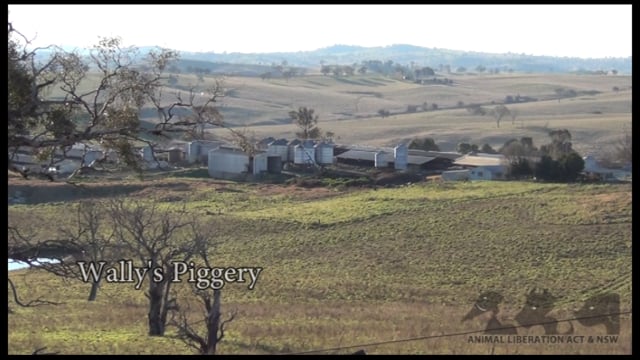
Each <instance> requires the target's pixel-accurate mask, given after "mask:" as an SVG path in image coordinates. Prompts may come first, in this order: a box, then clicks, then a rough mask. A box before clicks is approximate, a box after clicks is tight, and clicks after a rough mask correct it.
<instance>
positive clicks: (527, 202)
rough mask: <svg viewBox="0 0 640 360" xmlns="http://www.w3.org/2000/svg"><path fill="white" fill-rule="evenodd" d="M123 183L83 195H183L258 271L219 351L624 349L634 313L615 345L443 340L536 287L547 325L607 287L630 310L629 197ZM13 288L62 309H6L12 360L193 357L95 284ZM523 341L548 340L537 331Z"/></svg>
mask: <svg viewBox="0 0 640 360" xmlns="http://www.w3.org/2000/svg"><path fill="white" fill-rule="evenodd" d="M25 184H26V185H25ZM132 184H138V185H141V186H140V188H135V187H131V186H130V187H129V188H125V187H124V186H123V184H122V182H104V183H102V184H100V183H97V184H89V183H87V184H86V185H85V186H86V187H87V188H88V190H89V191H88V192H86V194H90V193H91V189H92V188H91V186H96V187H102V188H104V189H110V190H112V192H111V194H117V193H119V194H126V195H127V196H128V198H130V199H131V200H132V201H141V200H143V199H144V200H146V201H160V202H163V203H166V204H167V206H178V204H180V202H175V199H180V200H182V201H183V202H185V203H186V204H187V207H188V209H189V211H190V214H192V216H197V217H202V218H203V219H205V220H207V221H208V222H210V223H211V225H212V226H213V227H214V228H215V229H216V232H215V238H216V240H217V241H218V242H219V245H218V246H216V248H215V249H213V248H212V249H210V250H211V252H212V254H215V257H214V258H215V262H216V266H260V267H263V268H264V270H263V272H262V274H261V276H260V279H259V281H258V283H257V285H256V287H255V289H254V290H253V291H249V290H247V289H246V286H242V285H239V284H230V285H227V287H225V288H224V290H223V311H229V310H231V309H237V310H238V317H237V320H235V321H233V322H232V323H231V324H230V325H229V331H228V334H227V337H226V338H225V339H224V340H223V342H222V343H221V344H220V346H219V352H220V353H224V354H238V353H249V354H267V353H269V354H273V353H289V352H304V351H312V350H317V349H326V348H336V347H346V346H352V345H359V344H368V343H376V342H384V341H390V340H402V339H409V338H415V337H418V338H420V337H428V336H434V337H435V338H431V339H422V340H419V341H409V342H399V343H391V344H386V345H378V346H367V347H364V346H360V347H355V348H353V349H343V350H338V351H331V352H329V353H348V352H349V351H352V352H353V351H355V350H357V349H359V348H364V349H365V350H366V351H367V353H370V354H383V353H389V354H451V353H455V354H490V353H495V354H549V353H562V354H623V353H624V354H629V353H631V320H630V315H623V316H622V319H621V332H620V337H619V340H618V342H617V343H614V344H598V343H593V344H555V345H544V344H538V345H536V344H498V345H495V346H493V345H490V344H474V343H470V342H468V341H467V336H450V337H438V336H441V335H446V334H452V333H460V332H468V331H474V330H477V331H479V332H482V330H483V329H484V326H486V321H487V319H486V318H482V317H479V318H476V319H474V320H471V321H465V322H462V318H463V316H464V315H465V314H466V313H467V312H468V311H469V310H470V309H471V308H472V306H473V304H474V301H475V299H476V297H477V296H478V294H480V293H481V292H483V291H487V290H494V291H498V292H500V293H501V294H502V295H503V296H504V301H503V303H502V304H501V305H500V309H501V312H500V314H499V315H498V318H499V319H500V320H501V321H502V322H503V323H506V324H514V320H513V317H514V316H515V315H516V313H517V312H518V311H519V309H521V308H522V306H523V304H524V301H525V295H526V293H528V291H529V290H530V289H532V288H540V289H542V288H544V289H548V290H549V291H550V292H551V293H552V294H553V295H555V296H559V297H560V299H559V300H558V301H557V302H556V304H555V308H554V309H553V310H552V311H551V313H550V314H551V316H553V317H555V318H556V319H566V318H570V317H572V316H573V311H575V310H577V309H578V308H580V307H581V306H582V304H583V302H584V301H585V300H586V299H587V298H589V297H590V296H592V295H596V294H599V293H603V292H606V291H610V292H615V293H618V294H619V295H620V297H621V309H620V310H621V311H630V310H631V293H632V284H631V260H632V257H631V248H632V236H631V223H632V211H631V191H632V190H631V185H624V184H623V185H561V184H540V183H526V182H520V183H518V182H468V183H455V184H453V183H423V184H414V185H409V186H403V187H399V188H384V189H378V190H373V189H353V190H348V191H337V190H332V189H324V188H316V189H302V188H295V187H285V186H280V185H260V184H235V183H231V182H220V181H215V180H213V179H210V180H206V179H187V178H179V179H176V178H173V179H170V178H169V179H164V180H162V179H159V180H155V181H148V182H145V183H141V182H135V181H131V182H130V184H129V185H132ZM17 185H25V186H42V188H41V189H40V190H39V191H41V193H42V194H45V193H46V192H47V188H46V187H45V186H46V185H38V184H34V183H29V182H25V181H22V180H13V181H12V182H11V183H10V191H11V186H17ZM49 186H53V185H49ZM123 189H124V190H123ZM49 190H51V189H49ZM107 193H108V192H107V190H104V193H99V194H98V193H97V195H96V197H103V198H106V197H107V196H108V195H107ZM74 194H75V193H73V192H71V193H69V194H68V195H67V200H61V199H59V198H55V196H53V195H51V196H50V197H47V196H42V197H38V196H37V195H38V192H35V191H34V192H33V195H32V196H33V201H32V203H31V204H28V205H10V206H9V208H8V209H9V222H10V224H15V225H18V226H30V224H33V223H38V224H41V227H42V228H44V227H45V226H47V224H48V225H49V226H51V228H55V227H56V224H61V223H63V221H64V220H63V219H64V218H65V217H66V218H68V217H67V216H66V214H68V213H69V210H70V208H71V205H72V204H73V202H74V201H76V200H77V199H78V196H75V195H77V194H75V195H74ZM169 199H172V200H169ZM207 212H211V213H218V212H219V213H220V215H207ZM10 278H11V279H13V280H14V281H15V282H16V285H17V287H18V291H19V293H20V296H21V298H22V299H26V300H28V299H35V298H38V297H43V298H44V299H47V300H51V301H60V302H64V304H62V305H57V306H44V307H35V308H20V307H17V306H15V304H14V303H13V300H12V299H11V298H9V306H10V308H11V309H12V310H13V311H14V313H12V314H10V315H9V318H8V320H9V338H8V343H9V353H11V354H26V353H31V352H32V351H33V350H34V349H36V348H40V347H44V346H46V347H47V350H48V351H59V352H60V353H63V354H183V353H184V354H188V353H191V350H190V349H188V348H186V347H185V346H184V345H183V344H182V343H181V342H179V341H177V340H173V339H170V338H150V337H148V336H147V335H146V334H147V329H146V320H147V319H146V313H147V309H146V308H145V305H146V298H145V296H144V293H143V291H137V290H135V289H134V288H133V285H130V284H104V286H103V287H102V288H101V289H100V292H99V294H98V299H97V301H95V302H93V303H90V302H87V301H86V296H87V295H88V291H89V287H90V286H89V285H88V284H84V283H81V282H78V281H62V280H61V279H59V278H55V277H52V276H51V275H48V274H46V273H41V272H39V271H34V270H18V271H14V272H11V274H10ZM178 288H179V291H181V294H182V295H183V296H184V297H183V304H187V303H191V309H192V314H193V316H194V319H197V316H199V314H200V313H199V312H200V308H199V307H198V305H197V304H196V303H193V302H192V301H193V299H191V298H190V297H189V291H188V288H187V287H186V286H182V287H178ZM190 299H191V300H190ZM574 323H575V321H574ZM563 326H564V327H563ZM574 327H575V334H576V335H593V336H596V335H604V334H605V330H604V327H602V326H594V327H590V328H588V327H585V326H582V325H580V324H577V323H575V324H574ZM560 328H561V330H562V331H564V330H565V329H566V324H561V325H560ZM173 331H174V330H172V329H171V330H169V332H168V334H169V335H171V334H172V333H173ZM518 331H519V332H518V334H520V335H527V334H536V335H540V334H542V333H543V332H542V328H541V327H533V328H530V329H522V328H521V329H518Z"/></svg>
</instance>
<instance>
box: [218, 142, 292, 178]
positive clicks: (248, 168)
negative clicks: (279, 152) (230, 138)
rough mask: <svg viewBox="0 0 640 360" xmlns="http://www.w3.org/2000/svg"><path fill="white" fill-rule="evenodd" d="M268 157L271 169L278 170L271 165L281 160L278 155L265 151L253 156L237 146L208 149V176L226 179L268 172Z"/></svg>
mask: <svg viewBox="0 0 640 360" xmlns="http://www.w3.org/2000/svg"><path fill="white" fill-rule="evenodd" d="M269 159H271V164H272V167H271V169H272V170H273V171H274V172H278V171H279V170H278V167H277V166H276V165H273V162H278V161H279V162H281V160H280V157H279V156H270V155H269V154H268V153H267V152H258V153H256V154H255V155H254V156H249V154H247V153H245V152H244V151H242V150H241V149H238V148H233V147H219V148H216V149H213V150H209V155H208V169H209V176H211V177H213V178H220V179H228V180H238V179H245V178H246V176H247V175H259V174H261V173H265V172H268V171H269V162H270V160H269ZM281 168H282V167H280V168H279V169H281Z"/></svg>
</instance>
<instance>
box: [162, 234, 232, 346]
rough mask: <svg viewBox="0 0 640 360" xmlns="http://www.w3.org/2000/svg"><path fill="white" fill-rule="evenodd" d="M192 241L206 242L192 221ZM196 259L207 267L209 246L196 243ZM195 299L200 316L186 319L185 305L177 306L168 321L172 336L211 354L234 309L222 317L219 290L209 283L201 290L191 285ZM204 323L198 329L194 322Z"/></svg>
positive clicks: (208, 265) (209, 263)
mask: <svg viewBox="0 0 640 360" xmlns="http://www.w3.org/2000/svg"><path fill="white" fill-rule="evenodd" d="M193 234H194V241H195V242H197V243H200V244H206V243H209V241H208V239H207V235H205V234H206V230H205V229H203V228H202V227H201V226H198V225H193ZM198 255H199V260H201V261H202V262H203V265H204V266H205V267H207V268H209V269H211V266H212V264H211V261H210V260H209V249H208V248H207V247H200V249H199V251H198ZM193 293H194V294H195V296H196V298H197V301H198V302H199V303H200V304H201V305H202V307H203V309H204V313H203V319H202V320H199V321H196V322H190V321H189V318H188V313H189V310H190V308H189V307H181V309H179V310H176V311H174V312H172V317H171V320H170V322H169V324H170V325H172V326H175V327H176V328H177V330H178V331H177V335H175V337H176V338H178V339H180V340H182V341H183V342H184V343H185V344H187V345H188V346H189V347H191V348H193V349H195V350H196V351H197V352H198V353H199V354H201V355H214V354H215V353H216V349H217V346H218V344H219V343H220V341H221V340H222V339H223V338H224V336H225V326H226V325H227V324H228V323H230V322H231V321H233V320H234V319H235V317H236V315H237V311H235V310H234V311H232V312H231V313H230V315H229V317H228V318H227V319H226V320H222V310H221V302H222V290H221V289H214V288H212V287H210V288H206V289H204V290H202V289H198V288H196V287H195V286H194V287H193ZM199 323H204V328H205V329H204V331H202V332H199V331H198V329H197V328H196V326H195V325H196V324H199Z"/></svg>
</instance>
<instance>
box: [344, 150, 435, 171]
mask: <svg viewBox="0 0 640 360" xmlns="http://www.w3.org/2000/svg"><path fill="white" fill-rule="evenodd" d="M393 150H394V149H384V150H373V149H366V150H356V149H352V150H347V151H345V152H343V153H341V154H339V155H336V159H337V161H338V162H341V163H344V164H351V165H357V166H370V167H374V166H375V167H377V168H386V167H389V166H393V167H396V166H395V163H396V159H395V158H394V151H393ZM433 160H435V158H434V157H428V156H422V155H409V154H407V155H406V165H405V168H409V169H411V170H417V169H424V168H426V166H427V163H430V162H431V161H433Z"/></svg>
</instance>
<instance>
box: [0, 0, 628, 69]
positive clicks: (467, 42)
mask: <svg viewBox="0 0 640 360" xmlns="http://www.w3.org/2000/svg"><path fill="white" fill-rule="evenodd" d="M9 21H10V22H12V23H13V25H14V27H15V28H16V29H18V30H19V31H20V32H22V33H23V34H24V35H25V36H27V37H29V38H33V37H34V36H37V37H36V39H35V40H34V44H35V45H38V46H42V45H49V44H56V45H68V46H77V47H89V46H91V45H93V44H95V43H96V42H97V40H98V38H99V36H120V37H121V38H122V39H123V42H124V45H126V46H130V45H136V46H145V45H157V46H163V47H167V48H171V49H175V50H185V51H215V52H218V53H221V52H225V51H226V52H276V51H305V50H315V49H318V48H322V47H327V46H331V45H335V44H345V45H361V46H386V45H392V44H411V45H418V46H424V47H429V48H434V47H435V48H446V49H454V50H467V51H483V52H494V53H504V52H513V53H525V54H530V55H551V56H578V57H627V56H631V33H632V26H631V5H9Z"/></svg>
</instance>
